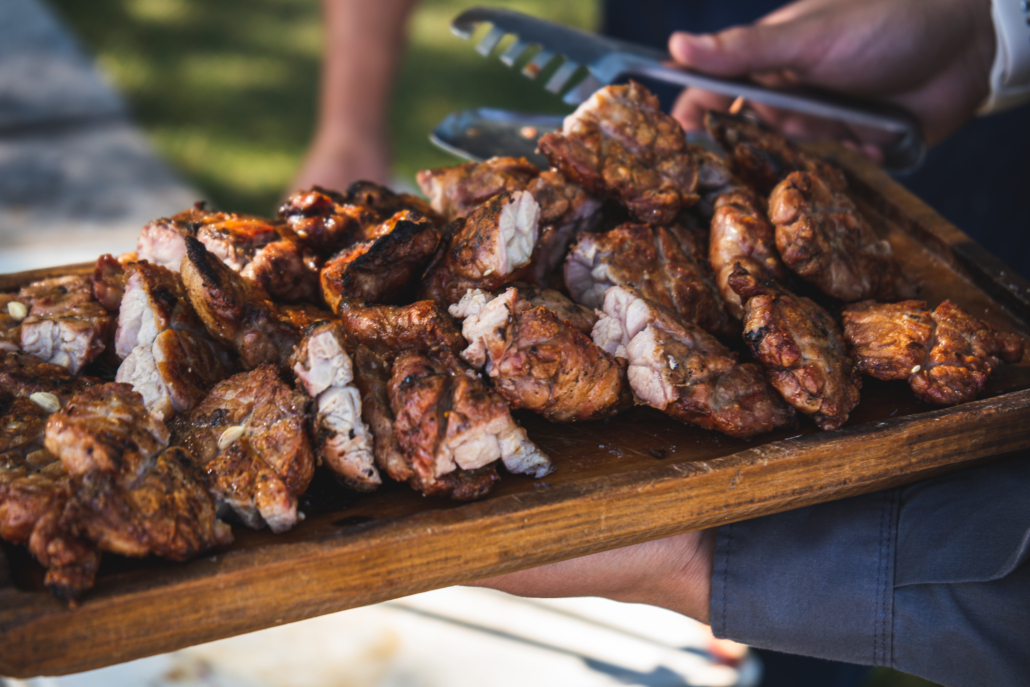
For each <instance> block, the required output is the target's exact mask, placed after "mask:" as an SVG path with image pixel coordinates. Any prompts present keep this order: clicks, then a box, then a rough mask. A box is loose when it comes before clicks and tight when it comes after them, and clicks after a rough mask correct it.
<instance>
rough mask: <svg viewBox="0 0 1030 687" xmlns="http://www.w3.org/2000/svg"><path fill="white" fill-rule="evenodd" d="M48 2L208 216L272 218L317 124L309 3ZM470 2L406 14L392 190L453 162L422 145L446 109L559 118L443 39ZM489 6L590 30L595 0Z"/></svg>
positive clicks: (537, 90) (513, 77) (553, 104)
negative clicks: (216, 210)
mask: <svg viewBox="0 0 1030 687" xmlns="http://www.w3.org/2000/svg"><path fill="white" fill-rule="evenodd" d="M49 1H50V4H51V5H52V6H53V7H54V8H55V9H56V10H57V11H58V13H59V14H61V16H62V17H63V18H64V19H65V20H66V21H67V22H68V24H69V25H70V26H71V27H72V28H73V29H74V30H75V31H76V33H77V34H78V35H79V37H80V38H81V40H82V41H83V43H84V44H85V47H86V48H87V49H88V50H90V51H91V52H92V53H93V54H94V55H95V56H96V58H97V61H98V63H99V65H100V67H101V68H102V69H103V70H104V72H105V73H106V74H107V75H108V77H109V78H110V79H111V81H112V82H113V83H114V84H115V86H117V88H118V89H119V90H120V91H121V92H122V93H123V94H124V95H125V96H126V98H127V100H128V101H129V103H130V105H131V107H132V109H133V112H134V114H135V117H136V119H137V121H138V122H139V123H140V124H141V125H142V127H143V128H144V130H145V131H146V132H147V134H148V135H149V137H150V139H151V141H152V142H153V144H154V145H155V147H156V148H157V150H158V151H159V153H160V154H161V155H162V156H163V157H164V158H165V159H167V160H168V161H170V162H171V164H172V165H173V166H174V167H175V168H176V169H177V170H178V171H179V172H180V173H181V174H182V175H183V177H185V178H186V179H187V180H189V181H190V182H191V183H193V184H194V185H195V186H197V187H199V188H200V189H201V190H202V191H204V192H205V193H206V194H207V195H208V197H209V198H211V199H212V201H213V202H214V203H215V204H216V205H217V206H219V207H222V208H228V209H233V210H239V211H244V212H257V213H264V214H267V213H270V212H271V211H272V210H273V209H274V207H275V206H276V205H277V203H278V201H279V199H280V198H281V196H282V195H283V193H284V192H286V191H287V190H288V189H287V186H288V185H289V183H290V181H291V179H292V177H293V175H294V174H295V172H296V171H297V168H298V166H299V164H300V162H301V159H302V157H303V154H304V151H305V148H306V146H307V143H308V139H309V137H310V135H311V132H312V129H313V126H314V122H315V111H316V99H317V89H318V77H319V68H320V63H321V55H322V45H323V40H324V36H323V35H322V22H321V12H320V6H319V2H318V0H207V1H205V0H91V2H88V3H86V2H81V1H80V0H49ZM370 1H374V0H370ZM475 4H480V3H477V2H473V1H466V2H459V1H455V0H426V1H425V2H422V3H421V4H420V6H419V7H418V9H417V10H416V12H415V14H414V16H413V17H412V19H411V23H410V26H409V34H410V44H409V47H408V50H407V52H406V54H405V56H404V60H403V63H402V67H401V70H400V74H399V75H398V80H397V84H396V89H395V97H394V99H393V103H392V107H391V112H390V130H391V142H392V148H393V153H394V159H395V175H396V177H397V179H398V180H400V181H401V182H403V183H406V184H409V185H413V183H414V182H413V176H414V173H415V172H416V171H417V170H419V169H422V168H424V167H429V166H437V165H442V164H448V163H450V162H452V161H453V160H454V158H452V157H451V156H449V155H447V154H446V153H443V152H440V151H438V150H436V149H435V148H433V146H432V145H431V144H430V143H429V142H428V139H427V136H428V134H429V131H430V130H431V129H432V128H433V127H434V126H435V125H436V124H437V123H438V122H439V121H440V120H441V119H442V118H443V117H444V116H445V115H446V114H447V113H448V112H451V111H452V110H455V109H460V108H465V107H475V106H488V107H502V108H508V109H521V110H528V111H540V112H566V111H568V108H567V107H566V106H564V105H563V104H562V103H561V101H560V100H559V99H558V98H557V97H555V96H552V95H550V94H549V93H547V92H546V91H544V90H543V88H542V87H541V86H540V85H537V84H535V83H533V82H530V81H529V80H528V79H525V78H524V77H522V76H521V75H519V74H518V73H517V72H515V71H513V70H511V69H508V68H506V67H504V66H503V65H502V64H501V63H500V61H499V60H497V59H496V58H492V59H484V58H482V57H481V56H480V55H479V54H478V53H476V52H475V51H474V50H473V49H472V45H470V44H469V43H468V42H466V41H463V40H461V39H459V38H457V37H455V36H454V35H453V34H451V31H450V28H449V27H450V20H451V18H452V17H453V16H455V15H456V14H457V13H458V12H459V11H460V10H461V9H462V8H464V7H467V6H472V5H475ZM493 4H496V5H502V6H508V7H512V8H515V9H520V10H522V11H525V12H530V13H533V14H536V15H538V16H542V17H546V18H550V19H553V20H556V21H561V22H564V23H567V24H572V25H575V26H580V27H588V28H589V27H593V26H595V25H596V23H597V21H598V17H599V15H598V4H597V2H596V0H581V1H579V2H566V3H558V2H547V1H546V0H523V1H521V2H511V1H509V2H503V1H500V2H494V3H493Z"/></svg>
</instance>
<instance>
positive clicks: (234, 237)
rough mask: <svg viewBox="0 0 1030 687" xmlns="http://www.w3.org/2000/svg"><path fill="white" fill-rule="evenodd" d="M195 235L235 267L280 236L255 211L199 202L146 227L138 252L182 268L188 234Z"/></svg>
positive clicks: (238, 267) (156, 260)
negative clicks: (226, 209) (239, 211)
mask: <svg viewBox="0 0 1030 687" xmlns="http://www.w3.org/2000/svg"><path fill="white" fill-rule="evenodd" d="M187 237H190V238H195V239H197V240H199V241H200V242H201V243H203V244H204V246H205V247H206V248H207V249H208V250H209V251H211V252H212V253H214V254H215V255H217V256H218V258H219V259H220V260H221V261H222V262H224V263H225V264H227V265H228V266H229V267H230V268H231V269H233V270H235V271H237V272H239V271H240V270H242V269H243V268H244V267H246V266H247V263H249V262H250V261H251V260H252V259H253V257H254V254H255V253H256V252H257V251H258V249H259V248H261V247H263V246H265V245H267V244H269V243H271V242H272V241H275V240H277V239H278V238H279V234H278V233H277V231H276V227H275V226H274V225H273V224H272V223H271V221H269V220H267V219H264V218H262V217H255V216H253V215H241V214H236V213H232V212H214V211H211V210H206V209H204V204H203V203H197V205H195V206H194V207H192V208H190V209H189V210H185V211H183V212H180V213H178V214H176V215H172V216H171V217H167V218H161V219H156V220H154V221H153V222H151V223H150V224H148V225H147V226H145V227H143V231H142V232H141V233H140V237H139V243H138V245H137V247H136V253H137V255H138V257H139V259H140V260H146V261H148V262H151V263H153V264H155V265H160V266H162V267H167V268H168V269H170V270H176V271H178V269H179V265H180V264H181V263H182V259H183V257H185V255H186V238H187Z"/></svg>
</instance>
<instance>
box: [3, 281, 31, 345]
mask: <svg viewBox="0 0 1030 687" xmlns="http://www.w3.org/2000/svg"><path fill="white" fill-rule="evenodd" d="M31 305H32V304H31V303H23V302H21V301H20V300H18V294H16V293H0V354H2V353H5V352H7V351H18V350H21V323H22V321H23V320H24V319H25V317H26V316H28V312H29V307H31Z"/></svg>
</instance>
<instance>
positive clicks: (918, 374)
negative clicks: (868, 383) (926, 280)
mask: <svg viewBox="0 0 1030 687" xmlns="http://www.w3.org/2000/svg"><path fill="white" fill-rule="evenodd" d="M843 317H844V338H845V339H846V340H847V342H848V346H849V347H850V349H851V354H852V356H854V358H855V365H856V367H857V368H858V370H859V371H861V372H864V373H865V374H867V375H870V376H872V377H876V378H877V379H885V380H889V379H906V380H908V383H909V386H911V387H912V390H913V391H914V392H915V394H916V396H918V397H919V398H920V399H922V400H923V401H926V402H927V403H935V404H937V405H953V404H956V403H964V402H966V401H971V400H973V399H974V398H976V397H977V395H978V394H979V393H980V392H981V391H983V388H984V385H985V384H986V383H987V379H988V378H989V377H990V375H991V373H992V372H993V371H994V368H996V367H997V366H998V365H999V364H1000V363H1001V362H1002V361H1004V362H1007V363H1018V362H1019V361H1020V360H1021V359H1022V358H1023V345H1024V344H1023V340H1022V339H1021V338H1020V337H1018V336H1016V335H1014V334H1009V333H1007V332H997V331H995V330H994V329H992V328H991V327H990V326H988V325H987V324H985V323H984V322H982V321H980V320H978V319H977V318H975V317H973V316H972V315H970V314H969V313H967V312H966V311H964V310H962V309H961V308H959V307H958V306H957V305H955V304H954V303H953V302H952V301H944V302H943V303H941V304H940V305H939V306H937V308H936V309H935V310H934V311H933V312H932V313H931V312H930V311H929V310H927V308H926V303H925V302H924V301H902V302H900V303H888V304H878V303H874V302H872V301H867V302H863V303H855V304H853V305H849V306H848V307H846V308H845V309H844V313H843Z"/></svg>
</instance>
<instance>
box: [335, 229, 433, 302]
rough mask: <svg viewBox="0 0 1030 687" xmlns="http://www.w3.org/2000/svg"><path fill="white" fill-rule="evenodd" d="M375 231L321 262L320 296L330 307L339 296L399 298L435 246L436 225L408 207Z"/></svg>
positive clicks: (379, 299) (405, 293) (412, 284)
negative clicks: (369, 237)
mask: <svg viewBox="0 0 1030 687" xmlns="http://www.w3.org/2000/svg"><path fill="white" fill-rule="evenodd" d="M376 234H377V235H376V236H375V238H372V239H369V240H368V241H363V242H361V243H358V244H355V245H354V246H351V247H350V248H347V249H344V250H343V251H341V252H340V253H339V254H337V255H336V256H335V257H333V258H332V259H330V260H329V261H328V262H327V263H326V265H325V268H324V269H323V270H322V274H321V284H322V296H323V298H324V299H325V302H326V304H327V305H329V307H330V308H332V309H334V310H335V309H336V307H337V306H338V305H339V303H340V300H341V299H344V298H346V299H355V300H359V301H369V302H372V303H397V302H401V301H403V300H405V299H406V298H408V297H410V296H411V295H412V292H413V291H414V287H415V281H416V280H417V278H418V277H419V276H420V275H421V273H422V270H423V268H424V267H425V266H426V264H427V263H428V262H429V261H430V259H432V257H433V255H434V254H435V253H436V250H437V248H438V247H439V245H440V232H439V231H438V230H437V228H436V225H435V224H434V223H433V222H432V221H430V220H428V219H426V218H425V217H423V216H421V215H418V214H415V213H413V212H411V211H410V210H402V211H401V212H399V213H397V214H396V215H394V216H393V217H391V218H390V220H388V221H387V222H384V223H383V224H382V225H380V226H379V227H378V229H377V232H376Z"/></svg>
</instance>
